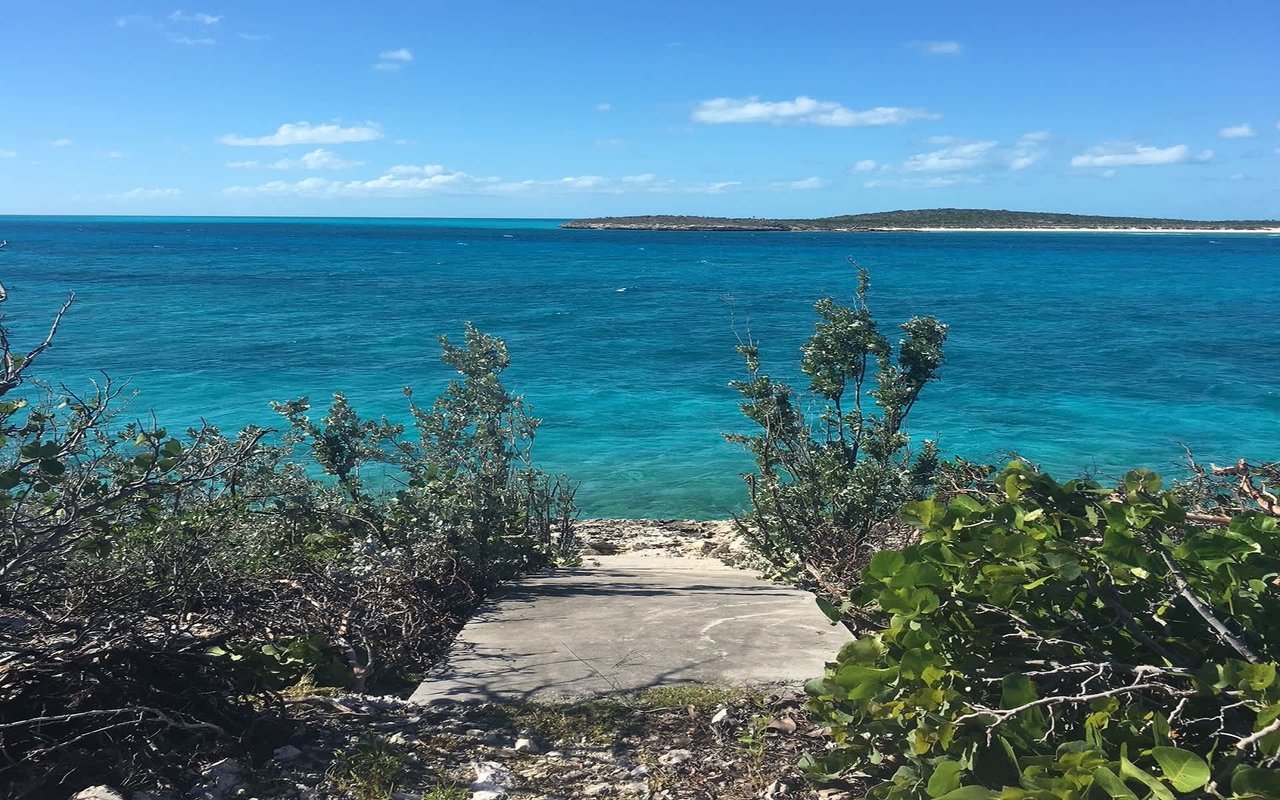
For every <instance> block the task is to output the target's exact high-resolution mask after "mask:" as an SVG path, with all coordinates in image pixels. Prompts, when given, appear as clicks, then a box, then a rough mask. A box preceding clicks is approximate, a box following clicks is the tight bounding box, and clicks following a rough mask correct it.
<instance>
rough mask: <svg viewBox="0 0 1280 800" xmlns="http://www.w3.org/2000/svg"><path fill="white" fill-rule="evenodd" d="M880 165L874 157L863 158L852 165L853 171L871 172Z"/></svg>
mask: <svg viewBox="0 0 1280 800" xmlns="http://www.w3.org/2000/svg"><path fill="white" fill-rule="evenodd" d="M879 166H880V163H879V162H877V161H876V160H875V159H874V158H864V159H862V160H861V161H859V162H858V163H857V164H854V165H853V171H854V172H871V171H873V170H875V169H876V168H877V167H879Z"/></svg>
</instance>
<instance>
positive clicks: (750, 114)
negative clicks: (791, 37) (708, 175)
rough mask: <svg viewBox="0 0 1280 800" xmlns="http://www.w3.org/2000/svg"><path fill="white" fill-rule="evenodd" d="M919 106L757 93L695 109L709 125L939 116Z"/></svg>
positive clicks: (863, 122) (844, 123) (853, 122)
mask: <svg viewBox="0 0 1280 800" xmlns="http://www.w3.org/2000/svg"><path fill="white" fill-rule="evenodd" d="M941 116H942V115H941V114H935V113H933V112H931V111H926V110H924V109H920V108H899V107H897V106H878V107H876V108H870V109H866V110H863V111H856V110H854V109H850V108H846V107H844V106H843V105H841V104H840V103H836V102H832V101H829V100H814V99H813V98H812V97H805V96H804V95H801V96H799V97H797V98H796V99H794V100H779V101H768V100H760V99H759V98H756V97H747V98H741V99H737V98H732V97H717V98H714V99H712V100H703V101H702V102H701V103H699V104H698V106H697V108H695V109H694V111H693V120H694V122H701V123H704V124H707V125H728V124H740V123H768V124H770V125H822V126H829V127H838V128H861V127H875V126H883V125H903V124H905V123H908V122H912V121H914V120H923V119H940V118H941Z"/></svg>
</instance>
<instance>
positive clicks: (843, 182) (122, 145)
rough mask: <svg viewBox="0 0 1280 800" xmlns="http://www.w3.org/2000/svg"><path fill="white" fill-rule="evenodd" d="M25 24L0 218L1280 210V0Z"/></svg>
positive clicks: (5, 120) (85, 12)
mask: <svg viewBox="0 0 1280 800" xmlns="http://www.w3.org/2000/svg"><path fill="white" fill-rule="evenodd" d="M193 3H194V4H193ZM3 20H4V22H3V29H4V46H3V48H0V97H3V106H0V213H5V214H160V215H170V214H172V215H180V214H218V215H222V214H227V215H361V216H365V215H367V216H383V215H386V216H462V217H466V216H516V217H571V216H594V215H603V214H637V213H694V214H715V215H747V216H773V217H778V216H783V217H791V216H797V217H800V216H821V215H830V214H840V213H853V212H861V211H877V210H887V209H895V208H930V207H940V206H956V207H984V208H1015V209H1030V210H1049V211H1069V212H1077V213H1106V214H1136V215H1151V216H1156V215H1160V216H1181V217H1194V218H1245V217H1247V218H1280V191H1278V190H1280V89H1278V88H1277V86H1276V84H1275V80H1276V76H1277V75H1280V45H1278V44H1277V39H1276V37H1277V35H1278V33H1280V3H1277V2H1275V0H1221V2H1215V3H1208V2H1204V0H1197V1H1196V2H1189V1H1188V0H1162V1H1161V2H1156V1H1155V0H1124V1H1123V2H1119V1H1117V0H1108V2H1096V0H1083V1H1082V2H1043V3H1042V2H1031V0H1023V1H1022V2H997V1H996V0H968V1H967V2H955V0H948V1H947V2H933V1H932V0H918V1H915V2H912V1H910V0H908V1H906V2H900V3H896V4H894V3H885V2H875V3H870V2H862V1H861V0H844V1H843V2H837V3H828V2H812V3H799V4H780V3H777V2H754V1H752V2H736V3H709V2H705V3H697V2H687V1H686V2H680V3H676V2H647V3H643V4H636V3H632V4H612V3H601V2H599V0H592V2H556V1H555V0H547V2H539V3H530V2H514V1H513V2H506V3H492V2H483V1H482V0H473V1H472V2H466V3H455V2H401V3H386V2H365V3H362V4H360V5H359V6H358V7H354V6H352V5H350V4H346V3H325V2H323V1H322V2H312V3H291V2H272V3H261V2H254V3H250V2H243V1H240V2H219V0H199V1H198V2H196V0H181V2H164V3H157V2H143V1H142V0H136V1H134V2H128V1H127V0H125V1H121V2H115V0H94V1H93V2H83V1H81V2H72V1H70V0H67V1H64V2H43V3H17V2H11V3H7V4H5V9H4V16H3Z"/></svg>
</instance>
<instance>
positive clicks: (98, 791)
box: [71, 786, 124, 800]
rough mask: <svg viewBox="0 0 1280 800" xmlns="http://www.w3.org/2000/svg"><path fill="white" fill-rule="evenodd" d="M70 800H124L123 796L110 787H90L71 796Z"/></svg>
mask: <svg viewBox="0 0 1280 800" xmlns="http://www.w3.org/2000/svg"><path fill="white" fill-rule="evenodd" d="M71 800H124V795H122V794H120V793H119V792H117V791H116V790H115V789H112V788H111V787H110V786H90V787H89V788H87V789H81V790H80V791H78V792H76V793H75V794H73V795H71Z"/></svg>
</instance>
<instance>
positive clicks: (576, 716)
mask: <svg viewBox="0 0 1280 800" xmlns="http://www.w3.org/2000/svg"><path fill="white" fill-rule="evenodd" d="M762 697H763V694H762V693H761V692H760V691H758V690H753V689H745V688H741V687H731V686H709V685H705V684H685V685H677V686H656V687H653V688H651V689H645V690H643V691H640V692H634V693H628V694H618V695H612V696H609V697H600V698H595V699H591V700H578V701H574V702H564V703H538V702H530V703H525V704H524V705H520V706H507V707H505V708H504V709H503V711H504V712H505V713H504V715H505V716H507V717H508V720H509V723H510V724H511V725H512V726H513V727H516V728H527V729H529V730H530V731H531V732H532V733H533V735H534V736H536V737H538V738H540V739H543V740H545V741H548V742H587V743H590V744H609V743H611V742H614V741H616V740H618V739H620V738H625V737H627V736H630V735H633V734H636V733H639V732H641V731H642V730H643V729H644V727H645V719H644V715H643V712H652V711H658V710H662V709H673V710H675V709H685V708H689V709H693V710H694V711H695V712H697V713H699V714H703V715H707V714H712V713H714V712H715V711H716V710H717V709H719V708H721V707H723V706H726V705H731V704H740V703H744V702H758V701H759V700H760V699H761V698H762Z"/></svg>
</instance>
